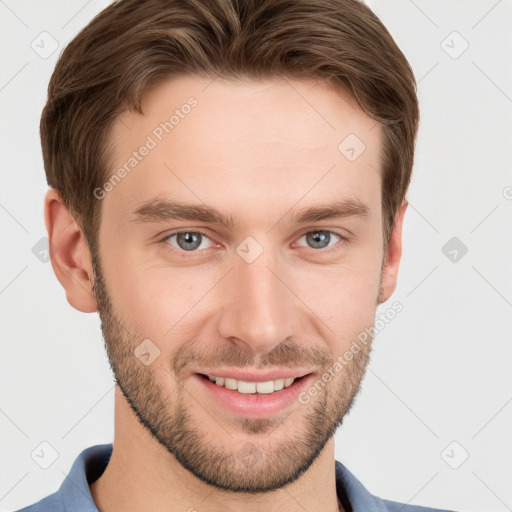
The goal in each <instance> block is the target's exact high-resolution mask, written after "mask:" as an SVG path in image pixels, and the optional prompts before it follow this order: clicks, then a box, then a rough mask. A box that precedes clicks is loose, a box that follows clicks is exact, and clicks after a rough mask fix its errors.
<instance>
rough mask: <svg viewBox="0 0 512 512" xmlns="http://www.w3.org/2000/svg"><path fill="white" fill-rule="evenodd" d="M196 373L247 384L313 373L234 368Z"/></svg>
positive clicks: (295, 370)
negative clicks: (241, 381)
mask: <svg viewBox="0 0 512 512" xmlns="http://www.w3.org/2000/svg"><path fill="white" fill-rule="evenodd" d="M195 373H202V374H203V375H213V376H215V377H224V378H230V379H236V380H243V381H245V382H267V381H269V380H277V379H288V378H290V377H292V378H294V379H298V378H299V377H303V376H304V375H308V374H310V373H313V370H311V369H298V368H296V369H289V368H281V369H275V370H266V371H255V370H251V369H245V370H244V369H243V368H240V369H233V368H217V369H203V370H200V371H196V372H195Z"/></svg>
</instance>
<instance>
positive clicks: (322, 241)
mask: <svg viewBox="0 0 512 512" xmlns="http://www.w3.org/2000/svg"><path fill="white" fill-rule="evenodd" d="M306 238H307V240H308V243H310V242H311V243H312V247H314V248H315V249H323V248H324V247H326V246H328V245H329V242H330V240H331V234H330V233H329V232H328V231H313V232H311V233H308V234H307V236H306Z"/></svg>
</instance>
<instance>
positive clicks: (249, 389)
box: [238, 380, 256, 394]
mask: <svg viewBox="0 0 512 512" xmlns="http://www.w3.org/2000/svg"><path fill="white" fill-rule="evenodd" d="M238 392H239V393H244V394H249V393H256V382H244V381H243V380H239V381H238Z"/></svg>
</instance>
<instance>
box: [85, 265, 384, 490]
mask: <svg viewBox="0 0 512 512" xmlns="http://www.w3.org/2000/svg"><path fill="white" fill-rule="evenodd" d="M92 259H93V269H94V276H95V279H94V286H93V291H94V294H95V297H96V301H97V305H98V312H99V315H100V319H101V329H102V332H103V337H104V341H105V348H106V352H107V356H108V360H109V363H110V366H111V368H112V371H113V374H114V377H115V381H116V384H117V385H118V386H119V388H120V389H121V391H122V393H123V395H124V397H125V399H126V401H127V403H128V404H129V406H130V408H131V410H132V411H133V412H134V414H135V416H136V418H137V419H138V421H139V423H140V424H141V425H142V426H143V427H144V428H145V429H147V430H148V431H149V432H150V433H151V434H152V436H153V438H154V439H155V440H156V441H158V442H159V443H160V444H161V445H162V446H163V447H164V448H165V449H166V450H167V451H168V452H169V453H170V454H171V455H173V456H174V457H175V458H176V460H177V461H178V462H179V463H180V464H181V465H182V466H183V467H184V468H185V469H187V470H188V471H189V472H191V473H192V474H193V475H195V476H196V477H197V478H198V479H200V480H201V481H202V482H204V483H206V484H208V485H210V486H212V487H214V488H217V489H222V490H225V491H230V492H234V493H248V494H259V493H268V492H270V491H273V490H276V489H280V488H282V487H284V486H286V485H288V484H290V483H292V482H294V481H296V480H297V479H298V478H299V477H300V476H301V475H302V474H303V473H304V472H306V471H307V470H308V469H309V467H310V466H311V465H312V464H313V462H315V460H316V459H317V458H318V457H319V455H320V454H321V452H322V450H323V449H324V447H325V445H326V443H327V442H328V441H329V439H330V438H331V437H332V436H333V435H334V433H335V431H336V430H337V428H338V427H339V426H340V425H341V424H342V421H343V419H344V417H345V416H346V415H347V414H348V412H349V411H350V409H351V407H352V405H353V403H354V400H355V397H356V395H357V393H358V391H359V388H360V384H361V381H362V379H363V377H364V375H365V372H366V367H367V365H368V362H369V357H370V352H371V346H372V343H371V340H370V341H369V342H367V343H365V344H363V346H361V347H360V350H359V351H358V352H357V353H354V354H353V358H352V359H351V360H347V361H345V364H344V365H343V366H342V369H341V370H340V371H338V372H337V374H336V375H335V377H334V378H332V379H331V380H330V381H329V382H321V384H322V386H320V391H319V392H318V393H317V395H316V396H314V397H313V399H311V401H310V402H309V403H308V404H302V403H301V404H295V405H293V406H292V408H291V409H292V410H291V412H290V413H289V416H287V417H285V418H284V419H283V418H282V416H280V417H279V418H277V417H276V418H257V419H253V418H237V419H235V420H233V423H230V425H229V427H231V428H229V429H227V428H226V429H224V431H226V436H225V437H226V439H219V440H217V439H212V436H211V435H209V432H208V423H207V422H205V421H201V422H200V421H197V419H196V420H195V419H194V417H193V415H192V414H191V411H190V409H191V407H190V405H195V400H194V397H192V396H191V394H190V392H189V391H188V389H187V383H186V381H185V380H184V379H182V375H183V373H184V370H185V369H189V368H190V367H191V363H192V362H199V363H200V364H201V363H202V364H204V363H205V362H208V361H207V358H208V357H209V355H208V354H206V353H204V352H203V351H202V350H201V349H200V347H197V349H196V348H193V347H196V345H194V344H189V345H186V344H185V345H182V346H181V348H180V349H179V350H178V351H176V353H175V354H174V356H173V359H172V360H171V361H169V362H168V364H167V363H166V362H165V361H164V362H163V363H162V360H163V358H162V359H160V361H159V360H158V359H157V360H156V361H154V362H153V363H152V364H150V365H144V364H142V363H141V361H140V360H139V359H138V358H137V357H136V356H135V355H134V350H135V349H136V347H137V346H138V345H139V344H140V343H141V342H142V340H144V339H145V338H146V336H143V335H142V334H141V335H139V334H137V333H135V332H130V331H129V330H128V328H127V327H126V324H125V323H124V322H123V321H122V319H121V318H120V316H118V315H117V313H116V311H115V307H114V304H113V303H112V300H111V297H110V295H109V293H108V292H107V288H106V283H105V279H104V276H103V273H102V270H101V266H100V261H99V257H98V256H97V255H96V256H94V255H93V258H92ZM379 295H380V293H379ZM365 327H366V326H365ZM370 331H371V332H373V329H370ZM153 341H155V342H156V344H157V345H158V344H159V343H163V342H162V341H157V340H153ZM167 343H168V342H166V344H167ZM162 346H164V345H163V344H162ZM219 354H220V358H219ZM271 356H272V357H270V354H269V355H268V357H267V358H266V359H265V361H264V362H265V365H268V364H271V365H276V366H279V367H293V366H297V365H298V363H303V364H304V365H306V366H311V367H315V368H322V369H325V370H327V369H328V368H332V366H333V363H334V361H335V356H334V355H333V354H332V352H330V351H327V350H326V349H324V348H322V349H310V348H309V349H308V348H302V347H301V346H299V345H297V344H296V343H293V342H291V341H290V340H287V341H284V342H283V343H282V344H280V345H279V346H278V347H276V349H275V350H273V351H272V354H271ZM212 357H214V359H213V358H212ZM210 360H212V361H213V360H215V361H217V364H216V365H213V367H216V366H221V365H222V366H231V367H235V366H251V367H253V368H255V367H257V366H256V364H255V363H254V358H253V357H252V356H251V355H249V354H247V353H242V352H241V350H240V349H239V348H238V347H236V346H234V345H229V347H226V349H225V350H220V351H216V354H215V356H211V357H210ZM157 362H158V364H156V363H157ZM173 370H174V371H173ZM324 373H325V372H324V371H320V372H319V373H318V375H317V378H318V380H319V381H320V380H321V377H322V375H324ZM315 382H316V381H315ZM164 383H165V384H164ZM208 420H211V422H212V423H214V422H217V423H222V421H223V420H222V418H214V417H212V416H208ZM282 422H285V423H288V424H290V422H291V424H293V425H296V428H295V430H294V432H293V434H292V435H287V436H283V435H279V427H280V424H281V423H282ZM233 426H234V427H235V428H233ZM240 431H242V434H243V437H244V438H247V435H248V434H250V435H252V436H253V437H254V440H253V441H252V442H247V441H243V440H241V439H239V440H237V434H239V432H240ZM229 432H231V436H230V434H229Z"/></svg>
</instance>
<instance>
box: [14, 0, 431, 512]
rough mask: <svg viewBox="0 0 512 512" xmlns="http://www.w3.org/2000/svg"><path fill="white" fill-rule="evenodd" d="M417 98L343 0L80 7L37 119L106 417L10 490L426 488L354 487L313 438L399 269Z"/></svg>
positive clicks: (114, 494) (77, 502)
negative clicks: (76, 28) (106, 434)
mask: <svg viewBox="0 0 512 512" xmlns="http://www.w3.org/2000/svg"><path fill="white" fill-rule="evenodd" d="M418 120H419V112H418V103H417V97H416V93H415V81H414V75H413V73H412V70H411V68H410V66H409V64H408V63H407V60H406V59H405V57H404V55H403V54H402V53H401V51H400V50H399V49H398V47H397V46H396V44H395V43H394V41H393V39H392V38H391V36H390V35H389V33H388V32H387V30H386V29H385V27H384V26H383V25H382V23H381V22H380V21H379V20H378V18H377V17H376V16H375V15H374V14H373V13H372V12H371V11H370V10H369V9H368V8H367V7H366V6H365V5H364V4H363V3H361V2H359V1H357V0H336V1H333V0H323V1H321V0H320V1H318V0H315V1H314V2H312V1H309V0H308V1H306V0H301V1H297V0H293V1H291V0H258V1H247V0H246V1H243V0H215V1H214V0H208V1H204V0H203V1H200V0H189V1H177V0H168V1H163V0H148V1H141V0H121V1H119V2H115V3H113V4H112V5H111V6H109V7H108V8H107V9H105V10H104V11H103V12H102V13H100V14H99V15H98V16H97V17H96V18H95V19H94V20H93V21H92V22H91V23H90V24H89V25H88V26H87V27H86V28H85V29H84V30H83V31H82V32H81V33H80V34H79V35H78V36H77V37H76V38H75V39H74V40H73V41H72V42H71V43H70V44H69V45H68V47H67V48H66V49H65V51H64V52H63V54H62V56H61V58H60V60H59V62H58V64H57V66H56V69H55V71H54V74H53V76H52V79H51V82H50V86H49V96H48V102H47V105H46V107H45V109H44V111H43V115H42V120H41V136H42V146H43V155H44V162H45V170H46V173H47V179H48V184H49V185H50V187H51V188H50V190H49V191H48V193H47V195H46V199H45V221H46V226H47V230H48V236H49V239H50V241H51V244H50V245H51V247H52V255H51V257H52V265H53V269H54V271H55V274H56V276H57V278H58V279H59V281H60V283H61V284H62V286H63V287H64V288H65V290H66V295H67V299H68V301H69V303H70V304H71V305H72V306H73V307H74V308H76V309H78V310H80V311H83V312H94V311H98V313H99V315H100V318H101V322H102V331H103V335H104V338H105V344H106V349H107V353H108V357H109V361H110V364H111V367H112V370H113V372H114V375H115V379H116V383H117V387H116V397H115V437H114V443H113V445H100V446H94V447H90V448H88V449H86V450H84V451H83V452H82V453H81V454H80V456H79V457H78V459H77V460H76V461H75V463H74V465H73V467H72V469H71V471H70V473H69V475H68V477H67V478H66V480H65V481H64V482H63V484H62V486H61V488H60V489H59V490H58V491H57V492H56V493H54V494H52V495H51V496H49V497H47V498H45V499H44V500H42V501H40V502H38V503H36V504H34V505H32V506H30V507H28V508H25V509H23V510H27V511H31V512H32V511H40V510H48V511H49V510H52V511H55V510H57V511H58V510H76V511H85V510H87V511H93V510H100V511H105V512H117V511H123V512H129V511H140V510H150V511H161V510H162V511H163V510H166V511H169V510H173V511H178V510H183V511H196V510H197V511H202V510H205V511H256V510H258V511H259V510H265V511H270V512H272V511H283V510H286V511H299V510H301V511H303V510H309V511H319V510H321V511H326V512H334V511H338V510H340V511H345V512H349V511H354V512H363V511H364V512H370V511H375V512H376V511H381V512H384V511H398V510H403V511H404V512H407V511H411V512H412V511H418V512H419V511H421V510H427V509H425V508H423V507H415V506H408V505H403V504H400V503H396V502H391V501H388V500H385V499H381V498H378V497H376V496H373V495H372V494H370V493H369V491H367V490H366V489H365V488H364V486H363V485H362V484H361V483H360V482H359V481H358V480H357V479H356V478H355V477H354V476H353V475H352V474H351V473H350V472H349V470H348V469H347V468H346V467H345V466H343V465H342V464H341V463H340V462H339V461H335V459H334V437H333V436H334V433H335V431H336V429H337V428H338V427H339V426H340V425H341V424H342V421H343V418H344V417H345V415H346V414H347V413H348V411H349V410H350V408H351V406H352V404H353V402H354V399H355V396H356V395H357V392H358V390H359V386H360V382H361V380H362V378H363V377H364V374H365V369H366V367H367V364H368V361H369V356H370V351H371V341H372V340H371V337H372V336H369V339H365V338H364V337H361V336H360V334H361V333H362V332H369V333H373V329H372V327H373V325H374V321H375V312H376V307H377V306H378V305H379V304H381V303H383V302H386V301H387V300H388V299H389V298H390V297H391V295H392V293H393V291H394V289H395V286H396V280H397V273H398V268H399V263H400V258H401V231H402V223H403V219H404V214H405V211H406V208H407V200H406V192H407V188H408V184H409V181H410V177H411V171H412V166H413V155H414V144H415V138H416V133H417V128H418ZM354 340H357V341H358V343H356V344H355V345H354ZM428 510H432V509H428Z"/></svg>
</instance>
